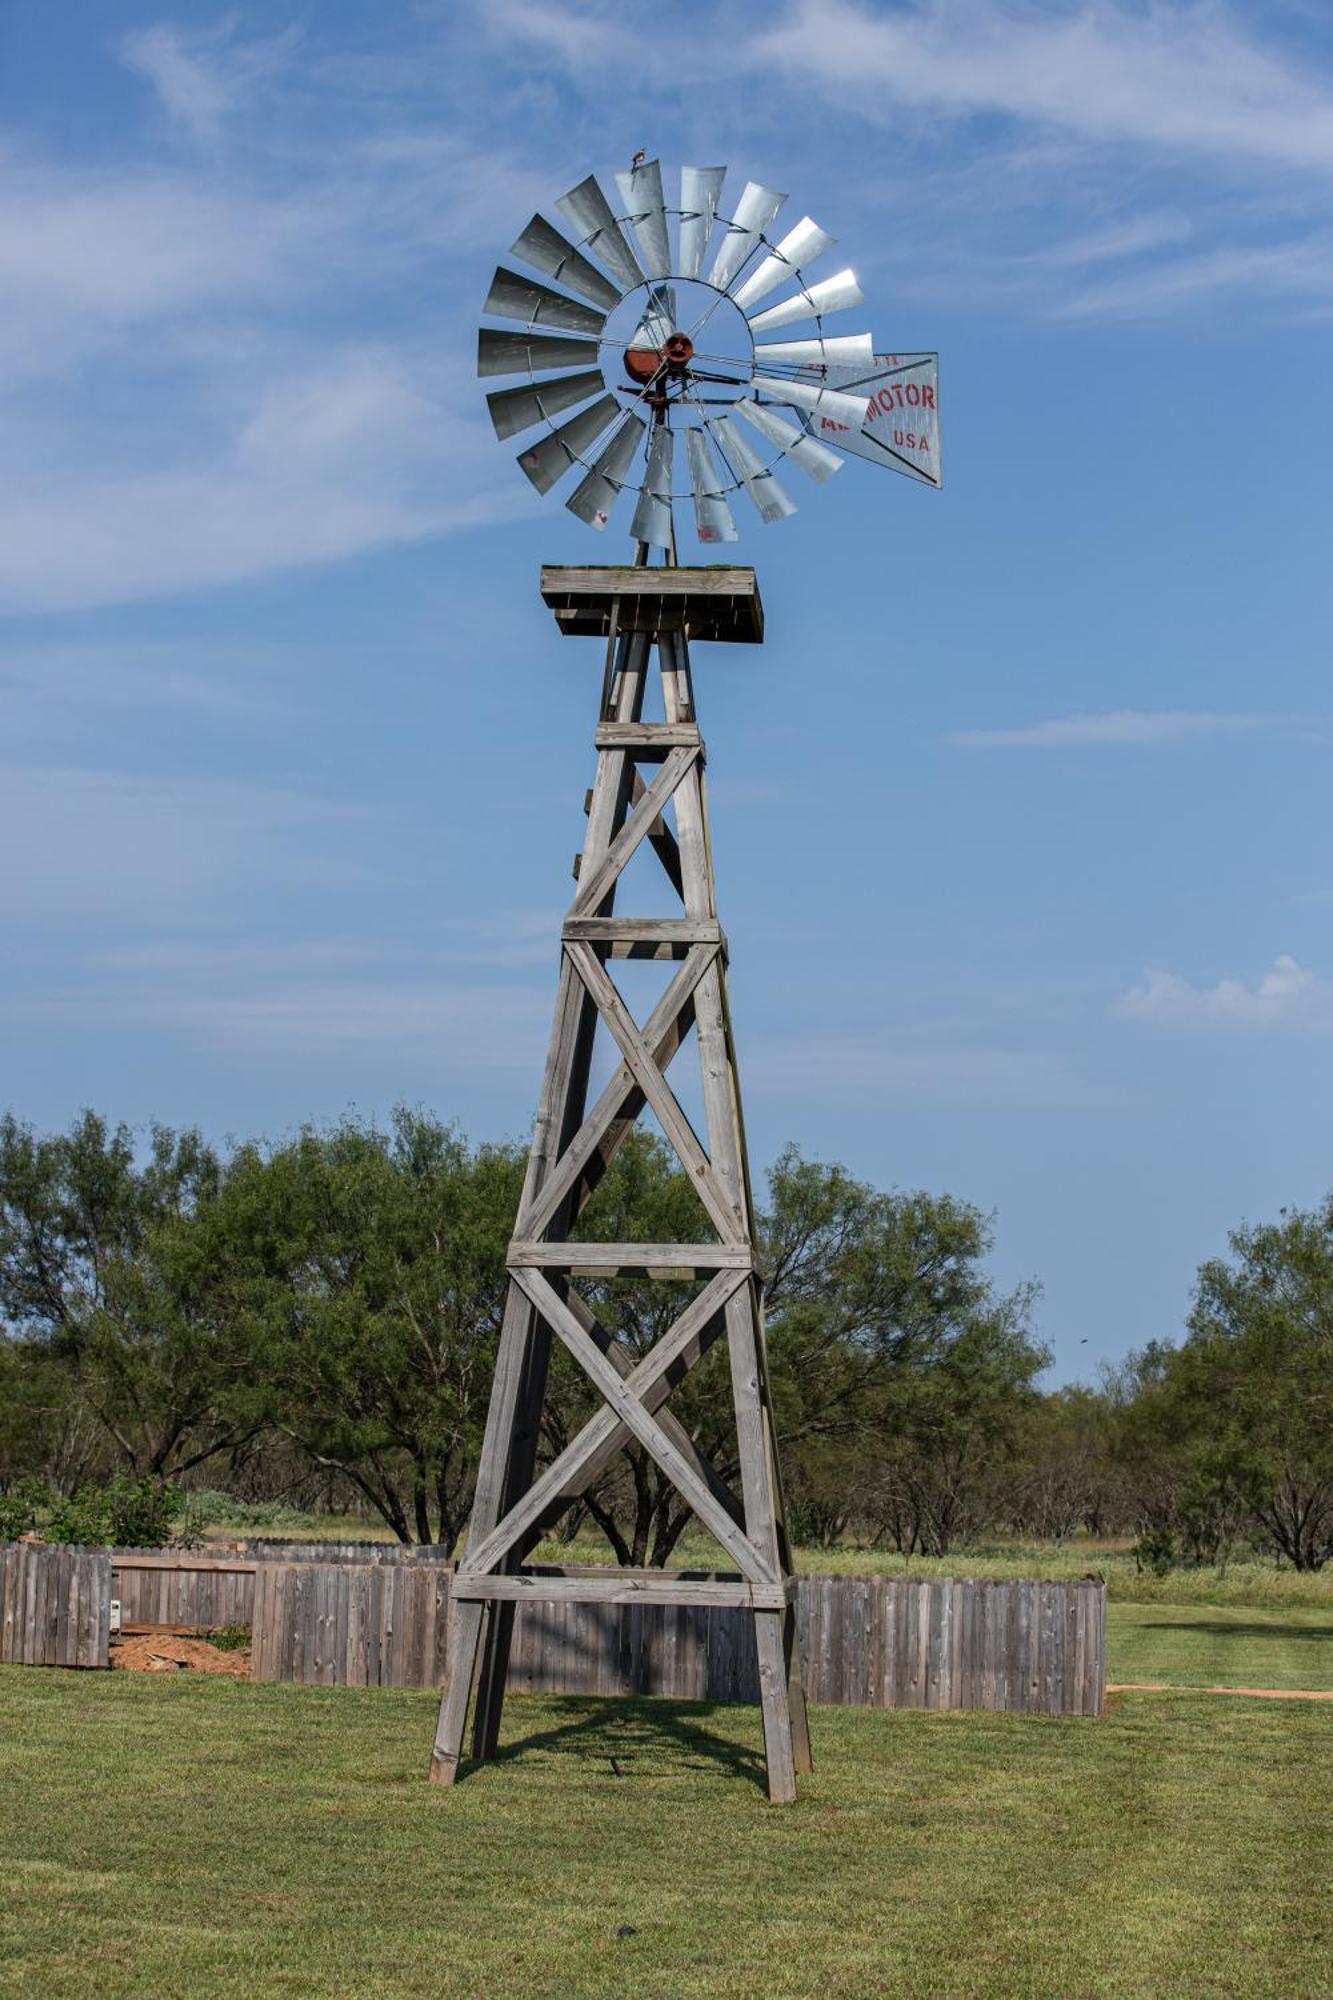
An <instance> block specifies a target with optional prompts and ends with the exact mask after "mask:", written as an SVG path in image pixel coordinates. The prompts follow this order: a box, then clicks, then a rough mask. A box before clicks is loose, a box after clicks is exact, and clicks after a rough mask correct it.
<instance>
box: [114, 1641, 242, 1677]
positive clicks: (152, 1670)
mask: <svg viewBox="0 0 1333 2000" xmlns="http://www.w3.org/2000/svg"><path fill="white" fill-rule="evenodd" d="M111 1664H112V1666H113V1667H123V1668H125V1669H126V1670H127V1671H128V1672H130V1673H134V1674H172V1673H181V1672H185V1671H188V1672H190V1673H196V1674H227V1675H229V1676H230V1678H231V1679H232V1680H236V1681H248V1680H249V1678H250V1648H249V1647H248V1646H239V1647H235V1648H233V1649H232V1650H231V1651H230V1652H225V1653H224V1652H223V1651H222V1650H221V1649H220V1648H219V1647H217V1646H210V1645H209V1643H208V1641H207V1639H182V1638H174V1637H171V1636H169V1635H168V1634H165V1633H164V1634H161V1635H158V1634H156V1633H155V1634H152V1635H151V1636H150V1635H141V1636H137V1637H131V1638H128V1639H114V1640H113V1641H112V1643H111Z"/></svg>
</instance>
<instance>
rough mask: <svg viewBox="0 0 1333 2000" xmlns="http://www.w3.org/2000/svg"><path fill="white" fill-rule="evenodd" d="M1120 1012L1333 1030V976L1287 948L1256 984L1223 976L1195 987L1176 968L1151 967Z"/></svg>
mask: <svg viewBox="0 0 1333 2000" xmlns="http://www.w3.org/2000/svg"><path fill="white" fill-rule="evenodd" d="M1118 1011H1119V1012H1120V1013H1121V1014H1123V1015H1124V1016H1125V1017H1126V1018H1127V1019H1129V1020H1132V1021H1163V1022H1184V1023H1206V1024H1210V1025H1215V1026H1221V1027H1244V1028H1288V1029H1297V1030H1304V1031H1305V1032H1307V1033H1321V1034H1326V1033H1329V1032H1330V1031H1333V979H1326V978H1323V977H1321V976H1320V975H1319V974H1318V973H1314V972H1310V971H1307V970H1306V968H1305V967H1304V966H1301V965H1298V964H1297V962H1296V960H1295V959H1294V958H1292V957H1290V956H1289V955H1288V954H1287V953H1285V952H1283V953H1282V954H1281V955H1280V956H1279V957H1277V958H1275V959H1274V961H1273V963H1272V965H1271V966H1270V967H1269V969H1268V971H1267V972H1265V973H1262V974H1261V975H1260V977H1259V978H1258V979H1257V980H1256V981H1255V982H1254V984H1253V985H1248V984H1247V983H1246V982H1245V981H1244V980H1243V979H1219V980H1218V982H1217V984H1216V985H1215V986H1195V985H1193V984H1192V983H1191V982H1190V981H1189V980H1188V979H1184V978H1182V977H1181V975H1180V974H1179V973H1176V972H1161V971H1154V970H1151V969H1150V970H1149V971H1148V972H1147V973H1145V975H1144V979H1143V983H1142V984H1141V985H1139V986H1132V987H1131V988H1130V989H1129V991H1128V992H1127V993H1125V994H1124V995H1123V996H1122V997H1121V999H1120V1002H1119V1008H1118Z"/></svg>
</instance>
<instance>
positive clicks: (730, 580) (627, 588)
mask: <svg viewBox="0 0 1333 2000" xmlns="http://www.w3.org/2000/svg"><path fill="white" fill-rule="evenodd" d="M541 589H542V601H543V602H544V603H546V604H549V605H550V607H551V609H552V611H553V612H554V613H555V622H556V624H557V625H558V626H559V627H560V630H561V631H562V632H567V633H570V634H571V635H573V636H575V637H577V638H582V639H605V638H607V637H608V636H609V634H610V631H611V607H612V605H613V604H616V605H618V606H619V610H618V612H617V614H616V617H617V625H616V629H617V631H620V632H683V633H684V635H685V637H686V638H687V639H721V640H725V641H726V642H727V643H729V644H731V645H742V646H757V645H758V644H759V643H760V641H761V640H762V639H763V636H764V607H763V603H762V602H761V600H760V596H759V585H758V583H757V582H756V581H755V574H754V571H753V570H752V569H732V568H727V567H718V568H715V569H708V568H697V569H669V568H660V569H649V568H644V567H636V566H635V565H633V564H608V565H606V566H598V567H597V568H593V569H583V568H579V569H571V568H566V567H563V566H561V565H558V564H553V563H547V564H545V565H544V566H543V568H542V583H541Z"/></svg>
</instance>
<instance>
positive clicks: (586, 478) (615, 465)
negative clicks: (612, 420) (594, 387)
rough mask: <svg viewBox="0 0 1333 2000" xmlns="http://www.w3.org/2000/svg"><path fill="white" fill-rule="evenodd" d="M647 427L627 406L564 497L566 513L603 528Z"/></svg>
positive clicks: (619, 494)
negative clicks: (618, 421)
mask: <svg viewBox="0 0 1333 2000" xmlns="http://www.w3.org/2000/svg"><path fill="white" fill-rule="evenodd" d="M647 428H648V426H647V424H645V422H644V421H643V418H642V417H638V416H635V414H634V412H633V410H627V411H626V412H625V414H624V417H623V419H622V421H621V424H620V428H619V429H618V430H617V431H614V432H613V433H612V436H611V442H610V443H609V444H608V445H606V446H604V447H603V449H602V451H601V452H600V453H599V454H598V456H597V457H596V458H595V459H594V460H593V462H592V465H591V467H590V468H589V470H588V471H587V472H585V473H584V475H583V477H582V479H580V481H579V483H578V485H577V486H576V487H575V488H574V491H573V492H572V493H571V494H570V496H569V498H568V500H566V502H565V505H566V507H568V509H569V511H570V513H571V514H577V515H578V517H579V519H580V521H586V522H587V524H588V526H589V527H590V528H598V529H600V528H604V527H605V526H606V525H607V523H608V521H609V520H610V519H611V515H612V512H613V510H614V508H615V504H616V501H617V500H618V499H619V498H620V496H621V494H622V493H623V492H624V490H625V484H626V479H627V476H628V474H629V469H630V467H631V465H633V463H634V459H635V455H636V454H637V452H638V450H639V448H640V446H641V445H642V443H643V434H644V432H645V431H646V430H647Z"/></svg>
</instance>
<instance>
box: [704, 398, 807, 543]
mask: <svg viewBox="0 0 1333 2000" xmlns="http://www.w3.org/2000/svg"><path fill="white" fill-rule="evenodd" d="M708 428H709V430H710V431H711V432H712V433H713V436H714V437H715V438H716V440H717V442H718V444H719V445H720V446H721V449H722V455H723V457H724V458H725V459H726V461H727V464H728V465H729V466H730V467H731V469H732V472H733V473H734V474H735V476H736V478H737V480H738V481H739V482H740V484H741V485H742V486H743V487H744V488H745V490H746V492H747V493H748V494H749V496H750V498H751V499H752V500H753V501H754V504H755V506H756V507H757V508H758V509H759V517H760V519H761V520H762V521H765V522H771V521H785V520H786V519H787V517H788V515H789V514H794V513H795V512H796V502H795V501H794V500H793V499H792V498H791V495H790V494H789V493H788V492H787V489H786V488H785V487H784V486H783V484H782V482H781V480H780V479H779V478H778V476H777V474H776V473H775V472H772V471H771V470H770V469H769V467H768V466H766V465H765V464H764V461H763V459H762V458H760V457H759V455H758V453H757V452H756V451H754V450H753V448H752V447H751V446H750V445H749V444H747V442H746V440H745V439H744V438H743V437H742V436H741V434H740V432H739V431H738V430H737V428H736V426H735V424H733V423H732V421H731V418H730V417H714V418H713V420H712V421H711V423H710V424H709V426H708Z"/></svg>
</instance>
